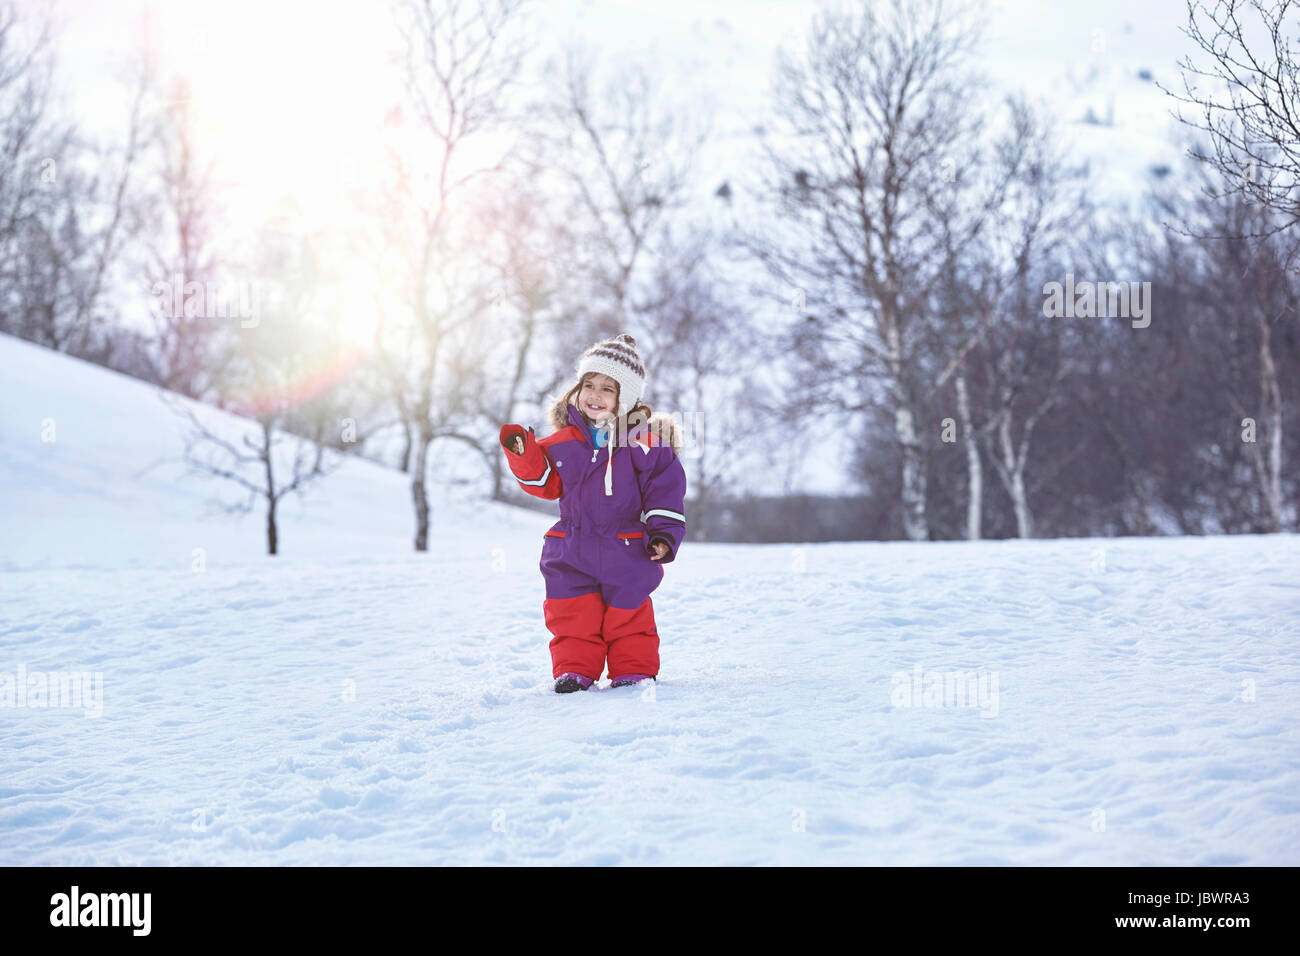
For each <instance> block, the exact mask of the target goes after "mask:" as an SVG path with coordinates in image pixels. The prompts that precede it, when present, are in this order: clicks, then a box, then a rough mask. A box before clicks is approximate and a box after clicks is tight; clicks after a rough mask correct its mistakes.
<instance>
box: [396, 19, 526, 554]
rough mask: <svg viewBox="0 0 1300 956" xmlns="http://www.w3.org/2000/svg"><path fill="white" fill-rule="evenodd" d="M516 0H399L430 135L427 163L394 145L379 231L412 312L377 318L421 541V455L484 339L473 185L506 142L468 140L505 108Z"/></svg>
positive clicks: (413, 96) (424, 534) (411, 76)
mask: <svg viewBox="0 0 1300 956" xmlns="http://www.w3.org/2000/svg"><path fill="white" fill-rule="evenodd" d="M521 5H522V3H521V0H439V2H433V0H407V2H404V3H403V4H401V6H400V12H399V21H400V22H399V27H400V29H401V31H402V35H403V36H404V38H405V40H406V60H405V80H406V83H405V85H406V93H407V100H408V103H407V107H408V108H409V109H411V110H412V111H413V113H414V116H415V124H416V126H417V127H418V130H419V133H420V134H421V135H420V140H421V142H422V143H427V144H430V145H431V147H432V157H433V158H432V162H433V175H432V176H430V177H427V178H422V177H420V176H419V175H418V171H417V170H415V169H414V168H413V166H412V164H413V163H416V162H424V161H425V160H424V159H423V158H422V157H419V156H416V155H403V154H402V153H401V152H400V151H395V152H394V154H393V159H394V163H395V168H394V171H393V172H394V175H393V176H392V177H391V179H390V201H389V205H388V207H387V208H388V210H389V211H390V212H391V213H392V216H391V217H390V219H391V222H392V224H393V225H392V228H391V229H390V231H389V235H388V241H389V244H390V246H389V247H390V248H391V249H393V250H395V251H396V252H397V254H398V255H399V256H400V257H401V258H402V260H403V262H404V264H405V265H406V267H407V276H406V280H405V282H404V286H405V289H406V299H407V301H408V303H409V314H405V315H402V316H395V317H393V319H394V320H393V321H391V322H388V323H386V326H385V339H384V340H383V342H382V343H381V349H382V350H385V351H386V352H387V354H388V355H390V356H391V355H393V354H394V349H395V348H401V349H409V360H408V359H407V358H406V357H401V358H398V359H393V360H389V361H388V362H387V371H389V372H390V373H392V374H394V375H395V376H397V377H396V379H395V381H394V389H395V394H394V404H395V405H396V407H397V408H398V409H399V411H400V412H401V414H402V416H403V418H404V419H405V421H406V422H407V425H406V427H407V428H408V429H409V432H408V434H409V436H410V443H411V453H410V456H409V458H410V468H409V470H410V473H411V499H412V504H413V506H414V509H415V549H416V550H417V551H426V550H428V538H429V520H430V517H429V516H430V510H429V496H428V489H427V482H428V476H429V455H430V448H431V446H432V445H433V442H434V440H435V439H436V438H437V437H438V436H439V434H440V433H443V434H446V433H447V432H455V431H458V429H457V427H456V426H457V425H458V424H459V422H458V416H460V415H461V414H463V413H464V411H465V409H466V407H467V396H466V394H465V390H466V388H467V387H468V386H469V383H470V382H471V381H472V380H473V378H474V376H475V375H476V374H477V373H479V372H480V371H481V368H482V366H481V364H480V360H481V356H482V351H483V350H484V349H485V348H486V343H484V342H483V341H482V340H481V339H479V338H478V337H477V336H476V335H475V332H476V323H477V322H478V320H479V317H480V316H481V314H482V313H483V312H484V310H485V309H487V308H488V307H489V306H490V304H491V295H492V277H491V276H490V274H489V272H488V270H487V269H486V267H485V264H484V263H483V262H482V257H481V254H480V247H481V242H482V240H483V239H484V234H483V231H482V229H481V226H480V220H479V219H478V214H479V212H480V207H479V206H478V204H477V201H476V199H475V190H476V189H480V188H483V187H485V185H486V184H488V183H490V182H491V178H492V177H493V176H494V175H496V174H497V173H499V172H500V171H501V169H502V168H503V165H504V162H505V157H506V156H507V155H508V154H509V147H505V146H499V144H497V146H498V148H497V149H496V150H495V153H496V158H495V159H494V160H493V159H485V158H483V156H484V153H483V152H482V151H481V150H480V151H476V150H475V149H474V147H476V146H483V147H486V148H488V149H491V148H492V147H493V146H494V134H497V133H500V132H501V130H502V128H503V119H504V117H505V116H506V115H507V113H508V109H509V103H508V102H507V95H508V93H509V90H510V87H511V85H512V84H513V83H514V82H515V81H516V79H517V76H518V73H519V69H520V64H521V62H522V58H523V47H522V42H521V40H520V38H519V35H518V31H517V30H515V29H514V27H515V23H516V21H517V17H516V14H517V13H518V11H519V9H520V7H521Z"/></svg>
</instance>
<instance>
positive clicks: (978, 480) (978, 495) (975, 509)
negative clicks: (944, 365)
mask: <svg viewBox="0 0 1300 956" xmlns="http://www.w3.org/2000/svg"><path fill="white" fill-rule="evenodd" d="M957 415H958V417H959V418H960V419H961V434H962V439H963V441H965V443H966V473H967V483H966V487H967V497H966V540H967V541H978V540H979V539H980V537H981V528H980V519H981V517H982V515H983V514H984V473H983V470H982V466H981V464H980V448H979V442H978V441H977V440H976V435H975V426H974V425H973V424H972V422H971V417H970V396H969V395H968V394H967V392H966V376H965V375H958V376H957Z"/></svg>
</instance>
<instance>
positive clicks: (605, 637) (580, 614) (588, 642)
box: [542, 591, 659, 680]
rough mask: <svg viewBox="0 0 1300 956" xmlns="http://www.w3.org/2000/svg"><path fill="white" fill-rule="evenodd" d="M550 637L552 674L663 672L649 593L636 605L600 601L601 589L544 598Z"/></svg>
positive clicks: (543, 606) (587, 674) (594, 675)
mask: <svg viewBox="0 0 1300 956" xmlns="http://www.w3.org/2000/svg"><path fill="white" fill-rule="evenodd" d="M542 609H543V611H544V612H545V614H546V627H547V629H548V630H550V632H551V634H552V635H554V636H553V637H552V638H551V676H552V677H559V676H560V675H561V674H567V673H570V672H572V673H574V674H581V675H583V676H584V677H590V678H591V679H592V680H600V674H601V671H602V670H604V669H605V666H606V662H607V661H608V666H609V676H610V677H611V678H614V677H622V676H623V675H624V674H648V675H649V676H651V677H655V676H657V675H658V673H659V632H658V631H657V630H656V629H655V615H654V607H653V605H651V603H650V599H649V598H646V599H645V600H644V601H643V602H641V606H640V607H637V608H634V609H633V610H630V611H629V610H626V609H625V608H621V607H614V606H613V605H610V604H606V603H605V602H604V601H603V600H601V596H600V592H598V591H597V592H592V593H590V594H582V595H579V596H578V597H571V598H547V599H546V600H545V601H543V602H542Z"/></svg>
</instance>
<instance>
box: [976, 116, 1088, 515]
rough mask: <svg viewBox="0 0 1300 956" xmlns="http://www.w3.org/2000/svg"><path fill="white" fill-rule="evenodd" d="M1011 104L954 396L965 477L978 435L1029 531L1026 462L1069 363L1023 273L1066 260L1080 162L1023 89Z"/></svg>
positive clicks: (1079, 203) (1078, 203) (1077, 210)
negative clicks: (977, 316)
mask: <svg viewBox="0 0 1300 956" xmlns="http://www.w3.org/2000/svg"><path fill="white" fill-rule="evenodd" d="M1010 106H1011V125H1010V130H1009V133H1008V134H1007V136H1006V137H1005V138H1004V139H1003V140H1002V141H1001V143H1000V148H999V149H998V150H997V152H996V155H995V158H994V160H993V164H994V166H995V167H998V168H1000V170H1001V172H996V173H994V175H995V176H1000V175H1006V176H1007V180H1008V186H1007V188H1006V191H1005V194H1004V195H1003V197H1002V203H1001V204H1000V205H999V207H998V208H997V209H996V210H995V211H994V213H993V217H992V221H991V223H990V225H989V228H988V229H986V230H985V232H984V235H983V237H982V239H981V241H980V242H979V243H977V244H976V247H977V249H978V251H977V252H976V258H977V262H978V263H979V265H978V266H977V270H976V271H977V274H978V275H979V276H980V285H981V286H982V288H980V289H979V290H978V291H976V292H975V294H974V295H973V296H972V298H973V299H974V300H975V301H978V302H989V303H990V306H991V307H990V308H989V309H988V312H987V314H986V315H985V316H984V317H983V319H982V320H981V321H982V322H983V323H984V324H986V326H987V328H985V329H983V330H979V331H980V334H979V335H978V341H977V342H976V344H975V346H974V348H973V350H972V352H971V353H970V358H969V359H965V358H964V359H963V371H962V372H961V373H959V374H958V377H957V392H958V394H957V400H958V406H959V414H962V415H963V417H964V418H965V419H966V421H965V423H964V426H963V427H964V437H965V438H966V439H967V462H968V472H969V474H970V475H971V485H972V487H973V488H980V487H981V483H980V479H979V478H978V476H977V472H978V471H979V468H980V458H979V454H978V450H977V446H978V444H979V441H980V440H983V441H985V442H987V443H988V445H989V446H990V455H989V457H990V460H991V461H992V463H993V466H994V469H995V472H996V474H997V476H998V478H999V480H1000V481H1001V484H1002V487H1003V489H1004V490H1005V491H1006V492H1007V495H1008V496H1009V497H1010V498H1011V504H1012V509H1013V511H1014V513H1015V517H1016V531H1017V534H1018V535H1019V536H1020V537H1022V538H1028V537H1031V536H1032V535H1033V514H1032V510H1031V507H1030V500H1029V499H1030V485H1029V482H1028V481H1027V479H1026V469H1027V467H1028V464H1029V453H1030V447H1031V442H1032V440H1033V435H1034V430H1035V428H1037V426H1038V424H1039V422H1040V421H1041V420H1042V418H1043V416H1044V415H1046V414H1047V413H1048V412H1049V411H1050V410H1051V408H1052V407H1053V406H1054V405H1055V404H1056V402H1057V401H1058V399H1059V398H1060V395H1061V388H1062V386H1063V384H1064V382H1065V381H1066V377H1067V374H1068V373H1069V370H1070V367H1071V366H1070V360H1069V358H1068V357H1067V356H1066V355H1065V354H1063V347H1062V340H1063V337H1064V336H1065V334H1066V332H1065V330H1064V329H1063V328H1062V327H1061V326H1060V325H1059V323H1058V322H1057V321H1056V320H1053V319H1049V318H1046V317H1045V316H1044V315H1043V309H1042V302H1043V299H1042V293H1041V291H1040V290H1041V288H1042V284H1041V283H1038V282H1035V281H1032V280H1034V279H1036V278H1040V277H1041V276H1042V275H1044V274H1050V271H1051V270H1052V269H1054V268H1056V267H1057V266H1059V264H1060V263H1062V262H1065V261H1068V259H1069V249H1070V246H1071V245H1072V244H1073V242H1074V237H1075V234H1076V231H1077V230H1079V229H1080V228H1081V227H1082V226H1083V224H1084V222H1085V221H1086V216H1087V213H1088V207H1087V204H1086V201H1085V198H1084V195H1083V190H1082V183H1083V181H1084V179H1085V177H1086V170H1085V169H1084V168H1082V167H1079V166H1076V165H1073V164H1071V163H1069V162H1068V160H1067V157H1066V155H1065V153H1064V151H1063V150H1062V149H1061V148H1060V147H1059V146H1058V145H1057V143H1058V142H1059V137H1058V135H1057V131H1056V130H1055V128H1054V126H1053V124H1052V123H1051V122H1050V121H1049V120H1047V119H1046V118H1045V116H1044V115H1042V114H1041V113H1040V112H1038V111H1036V110H1035V109H1034V108H1033V107H1032V106H1031V105H1030V104H1029V103H1028V102H1026V101H1024V100H1023V99H1013V100H1011V101H1010ZM955 271H956V270H954V272H955ZM971 364H978V365H979V366H980V369H979V372H978V377H979V379H980V380H981V381H982V383H983V384H984V389H983V395H982V401H981V402H980V405H981V408H982V412H983V414H982V415H981V416H980V417H981V418H982V421H981V422H980V423H979V424H978V425H976V424H975V422H974V420H973V419H971V417H970V411H969V407H968V408H967V409H966V410H965V411H964V412H962V411H961V408H960V406H961V405H962V404H963V402H966V403H968V402H969V397H968V396H964V395H963V393H965V392H966V391H967V387H968V382H967V372H966V371H965V367H966V366H969V365H971ZM1017 418H1018V419H1019V421H1017ZM1017 432H1018V433H1017ZM972 446H976V447H972ZM1050 473H1051V472H1045V474H1050ZM970 507H971V508H972V509H975V508H979V507H982V502H981V501H980V500H979V499H978V496H977V495H974V494H972V496H971V501H970ZM967 529H968V534H969V533H970V532H978V530H979V519H978V518H977V517H975V516H973V515H968V518H967Z"/></svg>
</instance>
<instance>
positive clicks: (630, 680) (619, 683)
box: [609, 674, 659, 687]
mask: <svg viewBox="0 0 1300 956" xmlns="http://www.w3.org/2000/svg"><path fill="white" fill-rule="evenodd" d="M643 680H652V681H655V682H656V683H658V681H659V678H657V677H651V676H650V675H649V674H624V675H623V676H622V677H615V678H614V679H613V680H612V681H610V683H609V686H610V687H626V686H627V685H628V684H639V683H641V681H643Z"/></svg>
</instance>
